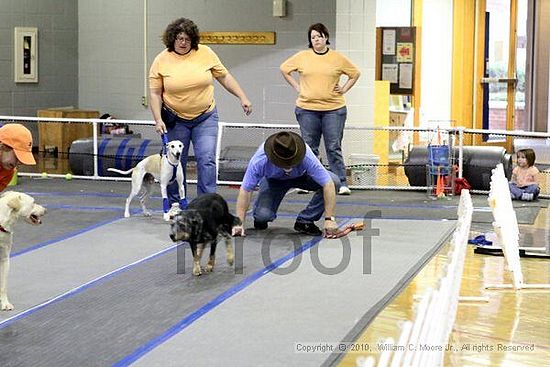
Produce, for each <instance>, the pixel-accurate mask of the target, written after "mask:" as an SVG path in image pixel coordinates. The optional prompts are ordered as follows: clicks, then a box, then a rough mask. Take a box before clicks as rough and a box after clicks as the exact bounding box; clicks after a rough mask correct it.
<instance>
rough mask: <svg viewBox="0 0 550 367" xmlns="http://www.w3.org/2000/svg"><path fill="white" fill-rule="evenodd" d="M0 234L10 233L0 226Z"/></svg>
mask: <svg viewBox="0 0 550 367" xmlns="http://www.w3.org/2000/svg"><path fill="white" fill-rule="evenodd" d="M0 232H4V233H10V231H8V230H7V229H6V228H4V227H2V226H0Z"/></svg>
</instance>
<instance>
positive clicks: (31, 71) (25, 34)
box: [13, 27, 38, 83]
mask: <svg viewBox="0 0 550 367" xmlns="http://www.w3.org/2000/svg"><path fill="white" fill-rule="evenodd" d="M13 34H14V48H13V50H14V58H13V63H14V81H15V82H16V83H38V28H35V27H15V28H14V32H13Z"/></svg>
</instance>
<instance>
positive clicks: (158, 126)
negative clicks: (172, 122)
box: [155, 120, 168, 134]
mask: <svg viewBox="0 0 550 367" xmlns="http://www.w3.org/2000/svg"><path fill="white" fill-rule="evenodd" d="M155 130H156V131H157V133H159V134H166V133H167V132H168V131H167V130H166V125H165V124H164V121H162V120H160V121H156V122H155Z"/></svg>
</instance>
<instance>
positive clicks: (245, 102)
mask: <svg viewBox="0 0 550 367" xmlns="http://www.w3.org/2000/svg"><path fill="white" fill-rule="evenodd" d="M241 107H242V108H243V111H244V114H245V115H247V116H248V115H250V114H251V113H252V102H250V100H249V99H248V98H241Z"/></svg>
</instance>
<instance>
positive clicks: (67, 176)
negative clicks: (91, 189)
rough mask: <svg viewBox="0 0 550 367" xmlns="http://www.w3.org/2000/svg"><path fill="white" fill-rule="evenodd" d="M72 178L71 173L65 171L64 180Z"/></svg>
mask: <svg viewBox="0 0 550 367" xmlns="http://www.w3.org/2000/svg"><path fill="white" fill-rule="evenodd" d="M72 179H73V175H71V174H70V173H67V174H66V175H65V180H67V181H70V180H72Z"/></svg>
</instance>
